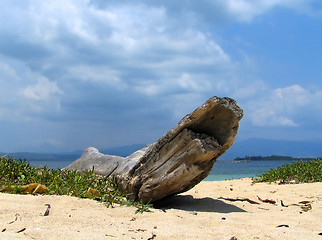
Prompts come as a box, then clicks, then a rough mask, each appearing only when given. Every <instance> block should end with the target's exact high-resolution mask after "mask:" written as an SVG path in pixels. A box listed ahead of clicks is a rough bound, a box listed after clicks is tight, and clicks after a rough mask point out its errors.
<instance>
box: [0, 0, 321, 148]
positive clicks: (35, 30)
mask: <svg viewBox="0 0 322 240" xmlns="http://www.w3.org/2000/svg"><path fill="white" fill-rule="evenodd" d="M312 2H314V1H304V0H292V1H291V0H287V1H278V0H271V1H269V0H259V1H246V0H235V1H232V0H217V1H210V0H204V1H201V2H200V1H190V0H183V1H181V2H178V1H167V0H166V1H160V0H156V1H146V0H142V1H126V0H125V1H101V0H92V1H89V0H80V1H79V0H67V1H62V0H57V1H52V0H50V1H23V2H19V1H6V2H4V3H2V7H1V9H0V13H1V14H0V21H2V22H5V23H6V24H2V25H0V34H1V39H0V83H1V88H0V93H1V94H0V100H1V101H0V119H7V120H10V118H12V117H15V119H20V120H21V121H22V122H23V123H24V121H25V120H26V119H28V121H29V122H32V121H34V122H37V124H33V125H32V126H33V128H34V129H35V131H37V129H36V128H37V126H40V125H41V126H43V128H44V129H45V128H46V127H48V126H51V125H50V124H48V122H50V123H53V122H55V124H56V125H55V133H53V135H55V134H56V135H55V136H48V139H47V140H48V142H50V139H56V140H57V141H59V142H62V143H63V142H64V138H63V137H59V136H58V133H59V131H61V134H62V135H64V137H65V138H67V136H66V128H68V129H69V130H70V129H72V130H71V131H72V132H73V133H75V136H76V135H77V132H84V131H85V130H84V129H86V131H87V132H86V134H89V133H90V132H91V131H93V133H95V134H96V135H97V134H100V133H101V132H104V134H105V135H108V136H109V137H110V138H111V139H120V138H121V136H123V137H124V136H125V135H126V133H127V132H129V133H131V134H132V139H131V141H132V143H133V141H135V139H146V142H149V141H150V140H151V139H154V138H156V137H159V134H160V133H161V134H162V133H163V132H164V131H166V130H168V128H169V127H172V125H171V124H175V123H176V122H177V121H178V120H179V119H180V118H181V117H183V116H184V115H185V114H187V113H189V112H191V111H192V110H193V109H194V108H195V107H198V106H199V105H200V104H202V102H203V101H205V100H206V99H207V98H209V97H212V96H213V95H218V96H231V97H233V98H237V100H239V102H240V103H241V104H242V105H244V106H245V107H246V110H247V112H249V116H250V117H249V119H250V120H249V121H250V122H251V123H252V124H255V125H261V126H267V125H269V126H273V125H274V126H275V125H284V126H298V125H299V124H300V123H299V121H298V120H297V118H296V116H297V115H296V112H297V110H296V109H298V108H299V107H305V106H308V102H311V101H312V96H315V99H318V100H319V99H320V97H319V96H320V93H319V92H318V91H313V90H309V89H305V88H303V87H302V86H300V85H294V86H289V87H287V88H279V89H275V90H274V89H271V87H270V86H269V84H267V83H265V82H264V81H263V80H261V79H260V78H259V77H258V76H257V73H254V71H255V70H254V69H256V68H258V66H257V65H256V64H253V65H252V64H249V62H248V60H247V57H248V56H245V59H238V60H236V59H234V57H233V56H232V55H231V54H230V52H229V51H228V50H227V49H225V47H224V45H222V42H221V41H220V40H219V39H218V38H217V37H216V26H219V25H221V24H223V23H224V24H225V23H233V22H249V21H252V20H253V19H254V18H255V17H256V16H260V15H261V14H265V13H266V12H268V11H270V10H272V9H274V8H276V7H287V8H293V9H297V10H299V11H300V9H310V4H311V3H312ZM245 55H246V54H245ZM254 62H256V59H255V60H254ZM294 95H296V99H292V97H294ZM258 96H260V97H259V100H258V99H257V98H258ZM41 121H43V122H42V124H40V123H39V122H41ZM129 122H130V123H131V126H130V127H129ZM94 125H95V126H94ZM23 126H24V125H23ZM97 126H99V127H100V128H102V129H104V130H100V129H98V127H97ZM142 126H144V127H147V128H148V129H150V131H143V130H142V128H143V127H142ZM39 129H40V128H38V130H39ZM120 131H121V132H122V131H123V133H122V134H120V133H119V132H120ZM79 134H81V133H79ZM83 134H84V135H83V136H84V138H86V137H85V135H86V134H85V133H83ZM73 135H74V134H73ZM79 136H80V135H79ZM124 138H125V137H124ZM130 138H131V137H128V138H127V139H126V140H129V139H130ZM41 139H42V138H41ZM91 139H92V140H93V141H94V140H95V137H92V138H91ZM99 139H100V141H103V140H102V139H104V136H100V138H99ZM69 140H70V141H71V140H72V139H69ZM44 141H45V139H44ZM84 141H85V140H84ZM97 141H98V140H97ZM124 141H125V140H124ZM129 141H130V140H129ZM140 141H141V140H140ZM142 141H143V140H142ZM111 142H113V141H111ZM119 142H121V140H119Z"/></svg>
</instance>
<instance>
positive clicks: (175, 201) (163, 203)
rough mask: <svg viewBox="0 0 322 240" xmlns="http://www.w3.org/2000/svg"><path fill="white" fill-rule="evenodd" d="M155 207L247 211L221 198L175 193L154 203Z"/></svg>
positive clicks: (199, 210)
mask: <svg viewBox="0 0 322 240" xmlns="http://www.w3.org/2000/svg"><path fill="white" fill-rule="evenodd" d="M153 206H154V208H157V209H162V210H168V209H178V210H184V211H194V212H217V213H232V212H246V211H245V210H244V209H241V208H239V207H236V206H234V205H231V204H228V203H225V202H223V201H221V200H217V199H213V198H210V197H206V198H194V197H193V196H191V195H175V196H171V197H168V198H165V199H162V200H159V201H157V202H155V203H154V204H153Z"/></svg>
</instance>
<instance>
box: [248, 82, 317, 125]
mask: <svg viewBox="0 0 322 240" xmlns="http://www.w3.org/2000/svg"><path fill="white" fill-rule="evenodd" d="M321 101H322V95H321V90H318V89H305V88H304V87H302V86H300V85H298V84H295V85H291V86H288V87H285V88H276V89H273V90H271V91H269V92H268V93H266V94H265V93H263V95H262V97H261V98H259V99H256V100H255V101H253V102H248V104H246V106H247V107H246V109H247V112H248V114H249V119H250V120H251V121H252V123H253V124H254V125H255V126H261V127H264V126H286V127H299V125H300V124H303V121H302V120H303V118H305V116H307V114H308V113H310V115H311V117H312V115H315V117H317V118H319V112H320V110H321V106H320V104H319V103H320V102H321ZM306 122H307V121H306Z"/></svg>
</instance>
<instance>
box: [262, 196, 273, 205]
mask: <svg viewBox="0 0 322 240" xmlns="http://www.w3.org/2000/svg"><path fill="white" fill-rule="evenodd" d="M257 198H258V200H259V201H261V202H264V203H270V204H276V201H274V200H272V199H261V198H260V197H259V196H257Z"/></svg>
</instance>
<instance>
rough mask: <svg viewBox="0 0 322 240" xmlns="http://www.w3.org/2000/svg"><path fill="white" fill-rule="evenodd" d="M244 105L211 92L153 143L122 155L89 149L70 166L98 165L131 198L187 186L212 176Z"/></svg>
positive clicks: (162, 194) (163, 193) (156, 196)
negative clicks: (191, 111)
mask: <svg viewBox="0 0 322 240" xmlns="http://www.w3.org/2000/svg"><path fill="white" fill-rule="evenodd" d="M242 116H243V112H242V110H241V109H240V108H239V107H238V106H237V104H236V102H235V101H234V100H233V99H230V98H218V97H213V98H210V99H209V100H208V101H206V102H205V103H204V104H203V105H202V106H201V107H199V108H197V109H196V110H195V111H194V112H193V113H191V114H189V115H187V116H186V117H184V118H183V119H182V120H181V121H180V122H179V123H178V125H177V126H175V127H174V128H173V129H171V130H170V131H169V132H167V133H166V134H165V135H164V136H163V137H161V138H160V139H159V140H158V141H156V142H155V143H153V144H151V145H149V146H147V147H145V148H143V149H141V150H139V151H137V152H135V153H133V154H131V155H130V156H128V157H126V158H123V157H118V156H111V155H104V154H101V153H99V152H98V150H97V149H95V148H87V149H86V150H85V151H84V153H83V155H82V156H81V158H79V159H78V160H76V161H75V162H73V163H72V164H71V165H69V166H68V167H67V168H69V169H78V170H84V169H91V168H93V166H94V169H95V171H96V172H97V173H99V174H102V175H105V176H111V177H114V178H115V179H116V181H117V183H118V187H119V188H120V190H121V191H124V192H126V193H127V194H128V195H127V196H128V198H130V199H133V200H141V201H143V202H148V201H156V200H159V199H162V198H164V197H166V196H169V195H173V194H177V193H181V192H184V191H187V190H189V189H190V188H192V187H193V186H195V185H196V184H198V183H199V182H200V181H202V180H203V179H204V178H205V177H207V176H208V174H209V172H210V170H211V169H212V166H213V164H214V162H215V161H216V159H217V158H218V157H219V156H221V155H222V154H223V153H224V152H225V151H226V150H227V149H228V148H229V147H230V146H231V145H232V144H233V142H234V139H235V136H236V134H237V131H238V122H239V121H240V119H241V118H242Z"/></svg>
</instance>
